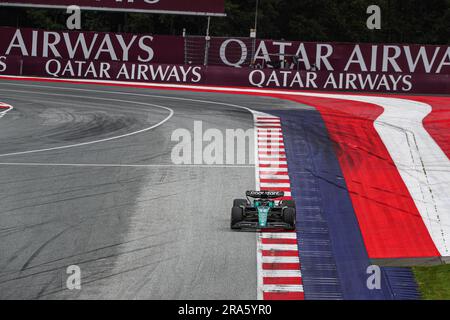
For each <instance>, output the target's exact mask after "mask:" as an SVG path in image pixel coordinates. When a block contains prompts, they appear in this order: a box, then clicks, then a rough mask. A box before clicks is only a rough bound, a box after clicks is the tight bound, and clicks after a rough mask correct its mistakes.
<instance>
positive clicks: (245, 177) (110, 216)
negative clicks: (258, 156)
mask: <svg viewBox="0 0 450 320" xmlns="http://www.w3.org/2000/svg"><path fill="white" fill-rule="evenodd" d="M89 90H94V91H89ZM174 97H179V98H188V99H189V98H190V99H202V100H209V101H217V102H224V103H235V104H239V105H242V106H246V107H250V108H252V107H258V108H259V109H265V108H266V107H267V108H270V107H271V106H272V105H273V103H274V100H273V99H270V98H255V97H246V96H240V97H239V96H232V95H222V94H208V93H189V92H177V91H156V90H148V89H132V88H119V87H105V86H86V85H69V84H50V83H37V82H17V81H0V101H2V102H6V103H9V104H11V105H13V106H14V108H15V109H14V110H13V111H11V112H9V113H8V114H7V115H6V116H5V117H4V118H2V119H0V163H1V164H0V184H1V195H0V199H1V200H0V203H1V205H0V252H1V254H0V299H255V298H256V241H255V234H253V233H234V232H231V231H230V230H229V211H230V206H231V201H232V199H233V198H236V197H241V195H242V192H244V191H245V190H247V189H252V188H254V184H255V177H254V169H253V168H252V167H242V168H236V167H234V168H217V167H214V168H206V167H188V168H186V167H174V166H162V167H158V166H153V167H152V166H144V167H132V166H126V165H170V164H171V163H172V162H171V159H170V154H171V151H172V147H173V145H174V143H173V142H171V134H172V132H173V130H175V129H178V128H187V129H192V128H193V122H194V121H195V120H202V121H203V126H204V130H206V129H208V128H218V129H221V130H225V129H227V128H228V129H236V128H242V129H245V130H246V129H249V128H251V127H253V120H252V115H251V114H250V112H248V111H245V110H243V109H238V108H235V107H231V106H227V105H223V104H213V103H208V102H196V101H188V100H177V99H172V98H174ZM114 99H115V100H114ZM117 100H120V101H117ZM277 103H280V102H277ZM144 104H156V105H161V106H165V107H168V108H171V109H172V110H173V112H174V115H173V117H172V118H170V119H169V120H168V121H167V122H165V123H164V124H162V125H160V126H158V127H156V128H154V129H152V130H149V131H146V132H142V133H139V134H136V135H132V136H128V137H124V138H121V139H116V140H109V141H104V142H101V143H96V144H87V145H83V146H78V147H71V148H66V149H57V150H51V151H45V152H37V153H26V154H19V155H8V156H4V154H10V153H17V152H23V151H31V150H36V149H47V148H55V147H60V146H67V145H74V144H79V143H87V142H91V141H94V140H102V139H108V138H111V137H115V136H119V135H124V134H128V133H130V132H134V131H137V130H142V129H143V128H146V127H150V126H153V125H156V124H158V123H159V122H161V121H162V120H163V119H165V118H167V117H168V116H169V111H168V110H166V109H161V108H157V107H154V106H150V105H144ZM7 163H11V164H7ZM25 163H26V164H29V163H35V164H49V165H43V166H38V165H25ZM52 164H68V166H55V165H52ZM71 164H95V165H99V166H72V165H71ZM102 164H113V165H125V166H122V167H120V166H102ZM69 265H78V266H80V268H81V270H82V290H80V291H69V290H67V289H66V285H65V282H66V279H67V274H66V268H67V266H69Z"/></svg>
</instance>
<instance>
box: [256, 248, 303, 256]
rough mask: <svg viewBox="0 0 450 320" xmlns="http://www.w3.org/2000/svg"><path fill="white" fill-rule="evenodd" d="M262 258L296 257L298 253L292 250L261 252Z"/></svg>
mask: <svg viewBox="0 0 450 320" xmlns="http://www.w3.org/2000/svg"><path fill="white" fill-rule="evenodd" d="M262 255H263V257H298V251H294V250H290V251H288V250H263V251H262Z"/></svg>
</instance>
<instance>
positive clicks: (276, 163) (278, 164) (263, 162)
mask: <svg viewBox="0 0 450 320" xmlns="http://www.w3.org/2000/svg"><path fill="white" fill-rule="evenodd" d="M259 164H271V165H273V166H280V165H286V164H287V161H273V160H270V161H263V160H261V161H259Z"/></svg>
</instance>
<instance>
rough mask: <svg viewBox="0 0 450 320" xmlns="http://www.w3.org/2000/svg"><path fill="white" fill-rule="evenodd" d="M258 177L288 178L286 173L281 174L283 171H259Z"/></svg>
mask: <svg viewBox="0 0 450 320" xmlns="http://www.w3.org/2000/svg"><path fill="white" fill-rule="evenodd" d="M259 175H260V176H286V177H287V176H289V174H288V173H287V172H283V171H279V172H278V171H260V172H259Z"/></svg>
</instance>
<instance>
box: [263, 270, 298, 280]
mask: <svg viewBox="0 0 450 320" xmlns="http://www.w3.org/2000/svg"><path fill="white" fill-rule="evenodd" d="M263 277H264V278H301V277H302V273H301V271H299V270H263Z"/></svg>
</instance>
